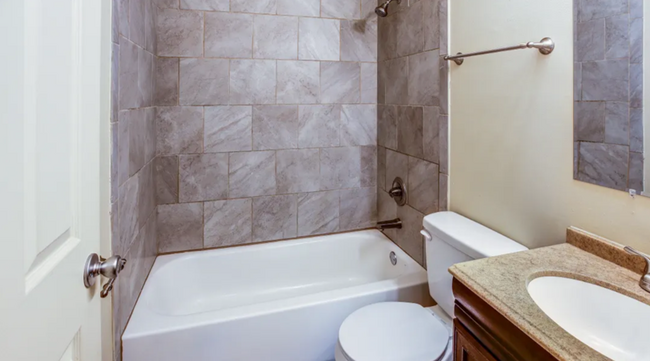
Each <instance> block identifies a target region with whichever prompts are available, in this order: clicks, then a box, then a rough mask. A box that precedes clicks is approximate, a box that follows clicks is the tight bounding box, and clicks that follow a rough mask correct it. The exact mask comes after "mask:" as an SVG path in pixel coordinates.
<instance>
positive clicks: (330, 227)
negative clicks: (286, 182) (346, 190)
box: [298, 191, 339, 237]
mask: <svg viewBox="0 0 650 361" xmlns="http://www.w3.org/2000/svg"><path fill="white" fill-rule="evenodd" d="M338 231H339V191H327V192H317V193H305V194H300V195H298V236H299V237H304V236H312V235H317V234H327V233H335V232H338Z"/></svg>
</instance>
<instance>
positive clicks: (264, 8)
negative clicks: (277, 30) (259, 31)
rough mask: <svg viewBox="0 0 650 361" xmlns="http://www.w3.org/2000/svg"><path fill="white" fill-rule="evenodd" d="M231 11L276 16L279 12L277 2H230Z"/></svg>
mask: <svg viewBox="0 0 650 361" xmlns="http://www.w3.org/2000/svg"><path fill="white" fill-rule="evenodd" d="M230 11H233V12H241V13H257V14H275V13H276V12H277V0H230Z"/></svg>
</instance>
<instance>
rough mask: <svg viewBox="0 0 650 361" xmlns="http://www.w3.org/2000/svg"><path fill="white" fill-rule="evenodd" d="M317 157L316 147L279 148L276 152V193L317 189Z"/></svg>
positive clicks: (318, 186) (318, 172)
mask: <svg viewBox="0 0 650 361" xmlns="http://www.w3.org/2000/svg"><path fill="white" fill-rule="evenodd" d="M319 158H320V152H319V150H318V149H301V150H279V151H278V152H277V154H276V159H277V166H276V172H277V192H278V194H288V193H302V192H314V191H317V190H319V188H320V180H319V177H320V167H319Z"/></svg>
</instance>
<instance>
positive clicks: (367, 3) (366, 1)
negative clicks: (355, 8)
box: [361, 0, 397, 19]
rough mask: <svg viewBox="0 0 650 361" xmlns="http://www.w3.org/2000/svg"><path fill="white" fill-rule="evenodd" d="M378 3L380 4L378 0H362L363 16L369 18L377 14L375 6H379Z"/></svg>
mask: <svg viewBox="0 0 650 361" xmlns="http://www.w3.org/2000/svg"><path fill="white" fill-rule="evenodd" d="M395 4H397V3H395ZM377 5H378V1H377V0H361V18H362V19H367V18H368V17H374V16H376V15H375V8H376V7H377Z"/></svg>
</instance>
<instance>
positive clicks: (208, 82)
mask: <svg viewBox="0 0 650 361" xmlns="http://www.w3.org/2000/svg"><path fill="white" fill-rule="evenodd" d="M180 66H181V75H180V104H181V105H218V104H228V96H229V88H228V79H229V61H228V60H225V59H181V62H180Z"/></svg>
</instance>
